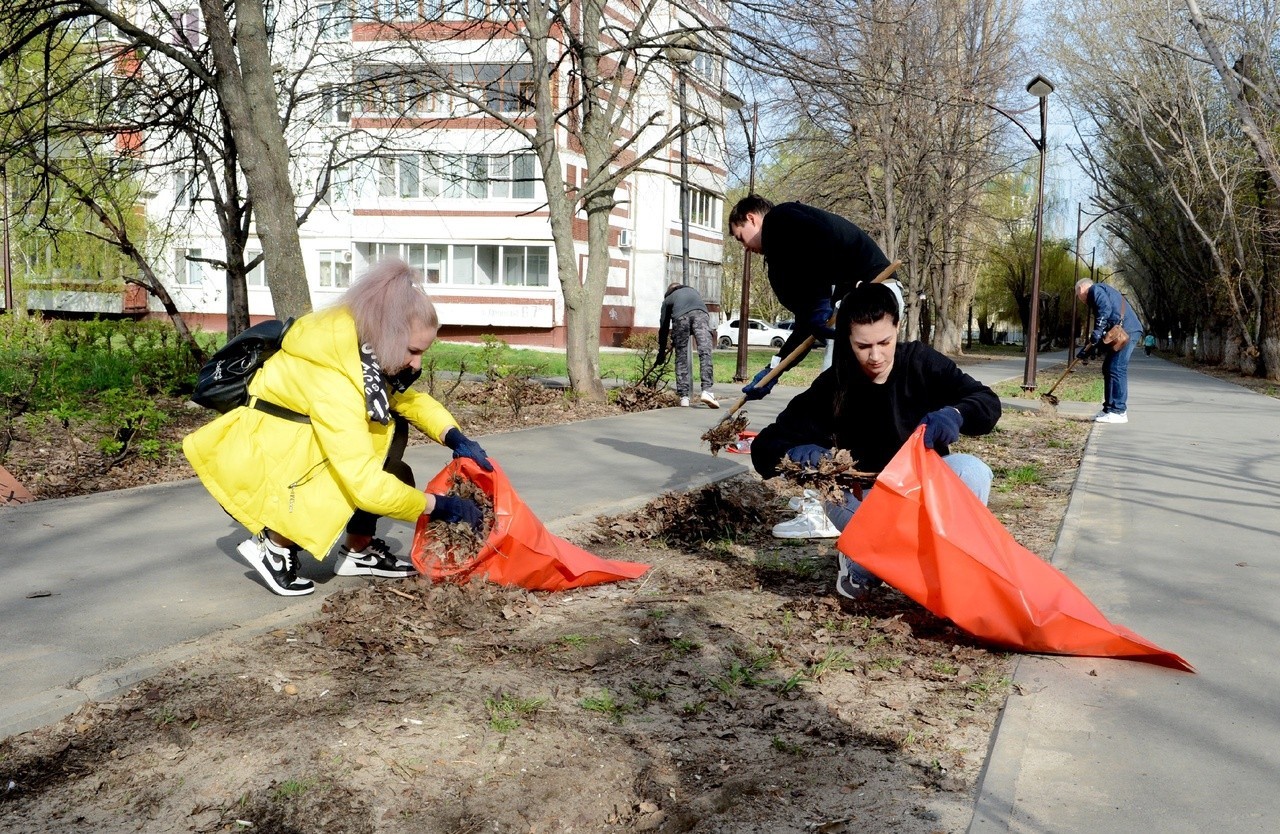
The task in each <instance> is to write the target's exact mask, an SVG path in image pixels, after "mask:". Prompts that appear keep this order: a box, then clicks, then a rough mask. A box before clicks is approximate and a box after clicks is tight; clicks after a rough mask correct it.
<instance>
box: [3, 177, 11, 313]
mask: <svg viewBox="0 0 1280 834" xmlns="http://www.w3.org/2000/svg"><path fill="white" fill-rule="evenodd" d="M0 191H2V192H3V196H2V197H0V202H2V203H3V205H0V212H2V213H3V214H4V217H2V218H0V221H2V222H3V223H4V245H3V247H0V248H2V249H3V251H2V252H0V257H3V258H4V310H5V312H6V313H13V265H12V264H11V263H10V253H9V164H8V163H7V162H5V163H0Z"/></svg>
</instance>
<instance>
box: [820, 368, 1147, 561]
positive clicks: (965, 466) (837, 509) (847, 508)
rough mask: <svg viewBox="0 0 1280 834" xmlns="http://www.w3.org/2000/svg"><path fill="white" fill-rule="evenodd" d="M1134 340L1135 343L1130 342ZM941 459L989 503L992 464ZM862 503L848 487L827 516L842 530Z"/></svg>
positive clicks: (975, 459)
mask: <svg viewBox="0 0 1280 834" xmlns="http://www.w3.org/2000/svg"><path fill="white" fill-rule="evenodd" d="M1130 344H1132V343H1130ZM942 462H943V463H945V464H946V465H947V466H949V467H950V468H951V471H952V472H954V473H956V475H958V476H959V478H960V480H961V481H963V482H964V485H965V486H967V487H968V488H969V489H970V490H971V491H972V492H973V494H974V495H976V496H978V500H979V501H981V502H982V504H983V506H986V504H987V499H988V498H990V497H991V481H992V480H993V478H994V477H995V476H994V475H993V474H992V472H991V467H990V466H987V464H986V463H985V462H984V461H983V460H982V458H979V457H975V456H974V455H947V456H946V457H944V458H943V459H942ZM860 506H862V500H861V499H859V498H858V497H857V496H856V495H854V494H853V493H852V492H849V491H848V490H846V491H845V494H844V501H843V502H842V503H839V504H836V503H833V502H829V501H828V502H826V503H825V504H824V507H825V508H826V511H827V518H829V519H831V523H832V524H834V525H835V526H836V528H837V529H839V530H844V528H845V525H847V524H848V523H849V520H850V519H852V518H853V514H854V513H856V512H857V511H858V507H860ZM840 562H841V564H842V565H843V566H844V570H845V572H846V573H848V574H849V575H850V576H852V577H853V581H854V582H856V583H857V584H859V585H866V584H869V583H871V582H872V581H875V576H874V575H873V574H872V573H871V571H869V570H867V569H866V568H864V567H862V566H861V565H859V564H858V563H857V562H854V561H853V560H851V559H850V558H849V557H848V556H845V555H844V554H843V553H841V554H840Z"/></svg>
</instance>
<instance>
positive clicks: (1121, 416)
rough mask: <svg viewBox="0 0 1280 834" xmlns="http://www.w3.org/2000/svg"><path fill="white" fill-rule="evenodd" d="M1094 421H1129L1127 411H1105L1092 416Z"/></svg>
mask: <svg viewBox="0 0 1280 834" xmlns="http://www.w3.org/2000/svg"><path fill="white" fill-rule="evenodd" d="M1093 422H1095V423H1127V422H1129V412H1127V411H1106V412H1103V413H1102V414H1099V415H1098V416H1097V417H1094V418H1093Z"/></svg>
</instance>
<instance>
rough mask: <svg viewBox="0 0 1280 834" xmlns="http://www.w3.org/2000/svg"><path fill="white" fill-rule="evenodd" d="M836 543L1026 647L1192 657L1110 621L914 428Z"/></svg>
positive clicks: (960, 621) (987, 634) (979, 630)
mask: <svg viewBox="0 0 1280 834" xmlns="http://www.w3.org/2000/svg"><path fill="white" fill-rule="evenodd" d="M836 546H837V547H838V548H839V550H840V552H841V553H843V554H845V555H846V556H848V557H849V558H851V559H853V560H854V561H855V562H857V563H858V564H860V565H862V566H863V567H865V568H866V569H867V570H869V571H871V572H872V573H874V574H875V575H876V576H878V577H880V578H881V579H883V580H884V581H885V582H887V583H889V584H890V585H892V586H893V587H895V588H897V589H898V590H899V591H902V593H904V594H906V595H907V596H909V597H911V598H912V599H913V600H915V601H916V602H918V603H920V604H921V605H923V606H924V607H925V608H927V609H929V610H930V611H932V612H933V613H934V614H937V615H938V616H939V617H946V618H947V619H949V620H951V621H952V622H954V623H955V624H956V625H957V626H959V627H960V628H962V629H964V630H965V631H967V632H969V633H970V634H972V635H974V636H976V637H978V638H980V639H982V640H987V641H990V642H992V643H995V644H997V645H1000V646H1004V647H1007V648H1011V649H1016V650H1020V651H1028V652H1048V653H1054V654H1069V655H1081V656H1086V657H1117V658H1126V659H1129V660H1143V661H1147V662H1150V663H1155V664H1158V665H1161V666H1169V667H1172V668H1174V669H1185V670H1186V671H1188V672H1194V671H1195V669H1194V668H1192V666H1191V664H1189V663H1187V662H1186V661H1185V660H1183V659H1182V658H1181V657H1179V656H1178V655H1176V654H1173V653H1172V652H1168V651H1165V650H1164V649H1162V648H1160V647H1159V646H1157V645H1155V644H1154V643H1151V642H1149V641H1148V640H1145V639H1144V638H1142V637H1140V636H1139V635H1137V634H1135V633H1134V632H1132V631H1130V630H1129V629H1127V628H1124V627H1123V626H1118V625H1114V624H1112V623H1110V622H1109V621H1108V620H1107V618H1106V617H1104V616H1103V615H1102V612H1100V611H1099V610H1098V609H1097V608H1096V607H1094V605H1093V603H1092V602H1090V601H1089V599H1088V598H1087V597H1086V596H1085V595H1084V593H1083V592H1082V591H1081V590H1080V589H1079V588H1077V587H1076V586H1075V585H1074V584H1072V582H1071V580H1069V579H1067V577H1066V576H1064V575H1063V574H1062V573H1061V572H1060V571H1058V570H1057V569H1056V568H1054V567H1053V566H1052V565H1049V564H1048V563H1046V562H1044V561H1043V560H1041V559H1040V557H1038V556H1036V555H1035V554H1034V553H1032V552H1031V551H1029V550H1027V549H1026V548H1024V547H1022V546H1021V545H1020V544H1018V543H1017V542H1016V541H1015V540H1014V538H1013V536H1011V535H1010V534H1009V532H1008V531H1007V530H1005V529H1004V526H1003V525H1001V524H1000V522H999V520H997V519H996V517H995V516H993V515H992V514H991V512H990V511H989V510H988V509H987V508H986V507H985V506H983V504H982V502H981V501H979V500H978V497H977V496H976V495H974V494H973V492H971V491H970V490H969V488H968V487H967V486H965V485H964V482H963V481H961V480H960V478H959V477H958V476H957V475H956V474H955V473H954V472H952V471H951V469H950V467H948V466H947V465H946V464H945V463H944V462H943V460H942V458H941V457H939V456H938V455H937V453H935V452H933V451H931V450H929V449H926V448H925V447H924V430H923V428H921V429H917V430H916V432H915V434H913V435H912V436H911V438H910V439H909V440H908V441H907V442H906V444H905V445H904V446H903V447H902V449H901V451H899V452H898V454H897V455H896V456H895V457H894V459H893V460H892V461H890V462H889V465H888V466H887V467H885V469H884V471H883V472H881V473H880V476H879V477H878V478H877V479H876V485H875V489H872V490H870V492H869V493H868V494H867V498H866V500H865V501H863V502H862V505H861V506H860V507H859V508H858V511H857V512H856V513H854V515H853V519H852V520H851V521H850V522H849V524H848V526H846V527H845V529H844V532H843V533H842V534H841V536H840V539H839V540H838V541H837V542H836Z"/></svg>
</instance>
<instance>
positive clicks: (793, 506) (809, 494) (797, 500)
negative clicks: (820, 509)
mask: <svg viewBox="0 0 1280 834" xmlns="http://www.w3.org/2000/svg"><path fill="white" fill-rule="evenodd" d="M818 498H819V496H818V493H817V492H815V491H814V490H811V489H806V490H805V491H804V495H803V496H799V495H795V496H792V498H791V500H790V501H788V502H787V509H788V510H791V511H792V512H796V513H798V512H800V508H801V507H803V506H804V502H805V499H813V500H815V501H816V500H818Z"/></svg>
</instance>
